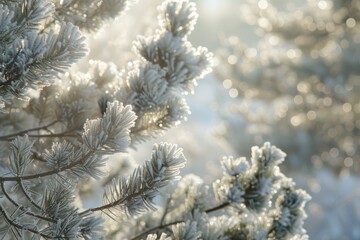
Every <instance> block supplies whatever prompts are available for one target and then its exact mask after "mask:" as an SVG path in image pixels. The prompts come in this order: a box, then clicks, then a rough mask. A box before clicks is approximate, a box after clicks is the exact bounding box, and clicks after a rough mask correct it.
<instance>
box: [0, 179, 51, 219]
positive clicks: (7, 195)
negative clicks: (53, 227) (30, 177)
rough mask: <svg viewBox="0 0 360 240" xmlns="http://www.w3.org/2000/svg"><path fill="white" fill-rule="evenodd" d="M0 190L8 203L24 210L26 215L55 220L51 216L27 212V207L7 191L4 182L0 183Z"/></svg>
mask: <svg viewBox="0 0 360 240" xmlns="http://www.w3.org/2000/svg"><path fill="white" fill-rule="evenodd" d="M1 190H2V192H3V193H4V195H5V197H6V198H7V199H8V200H9V202H10V203H12V204H13V205H14V206H15V207H17V208H19V209H20V210H22V211H24V212H25V214H26V215H29V216H32V217H36V218H39V219H41V220H45V221H48V222H52V223H56V221H55V220H54V219H52V218H48V217H44V216H41V215H38V214H35V213H32V212H29V211H28V209H26V208H25V207H24V206H21V205H19V204H18V203H17V202H16V201H15V200H14V199H12V197H11V196H10V195H9V194H8V193H7V191H6V189H5V186H4V183H1Z"/></svg>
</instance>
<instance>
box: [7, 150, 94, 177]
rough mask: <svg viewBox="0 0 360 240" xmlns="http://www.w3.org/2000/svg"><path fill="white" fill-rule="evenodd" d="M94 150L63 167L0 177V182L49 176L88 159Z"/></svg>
mask: <svg viewBox="0 0 360 240" xmlns="http://www.w3.org/2000/svg"><path fill="white" fill-rule="evenodd" d="M94 152H95V150H90V151H89V152H88V153H87V154H85V155H84V156H83V157H81V158H80V159H79V160H76V161H74V162H72V163H71V164H69V165H67V166H63V167H60V168H57V169H54V170H50V171H47V172H42V173H37V174H32V175H27V176H16V177H0V183H2V182H19V181H21V180H30V179H35V178H41V177H47V176H50V175H54V174H58V173H60V172H63V171H66V170H68V169H71V168H73V167H74V166H76V165H78V164H80V163H82V162H83V161H85V160H86V159H88V158H89V157H90V156H91V155H92V154H94Z"/></svg>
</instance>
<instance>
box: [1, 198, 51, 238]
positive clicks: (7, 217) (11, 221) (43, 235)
mask: <svg viewBox="0 0 360 240" xmlns="http://www.w3.org/2000/svg"><path fill="white" fill-rule="evenodd" d="M0 213H1V215H2V216H3V217H4V218H5V220H6V221H7V222H8V223H9V224H10V225H11V226H13V227H15V228H18V229H21V230H26V231H29V232H32V233H34V234H37V235H40V236H42V237H43V238H45V239H54V238H55V237H53V236H50V235H47V234H44V233H41V232H39V231H36V230H34V229H32V228H27V227H24V226H21V225H19V224H17V223H15V222H14V221H13V220H11V219H10V217H9V216H8V215H7V213H6V211H5V210H4V208H3V207H2V206H1V205H0Z"/></svg>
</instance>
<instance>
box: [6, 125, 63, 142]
mask: <svg viewBox="0 0 360 240" xmlns="http://www.w3.org/2000/svg"><path fill="white" fill-rule="evenodd" d="M56 123H58V120H56V121H53V122H51V123H49V124H47V125H44V126H41V127H36V128H30V129H27V130H23V131H20V132H17V133H12V134H8V135H4V136H0V141H1V140H5V141H10V140H12V138H13V137H17V136H21V135H25V134H28V133H29V132H34V131H39V130H45V129H47V128H48V127H51V126H53V125H54V124H56Z"/></svg>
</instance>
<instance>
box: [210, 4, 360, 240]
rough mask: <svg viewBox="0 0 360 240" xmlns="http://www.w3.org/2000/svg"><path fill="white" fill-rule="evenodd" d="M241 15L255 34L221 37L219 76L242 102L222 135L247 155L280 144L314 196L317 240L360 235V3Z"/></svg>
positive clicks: (246, 7) (251, 7)
mask: <svg viewBox="0 0 360 240" xmlns="http://www.w3.org/2000/svg"><path fill="white" fill-rule="evenodd" d="M239 9H240V14H239V15H241V20H239V21H238V23H239V25H241V24H244V23H245V24H247V25H248V27H249V26H252V27H253V29H252V30H250V31H251V32H252V33H248V32H246V34H244V32H243V31H244V30H243V31H242V32H240V33H239V34H238V35H234V34H233V33H231V32H230V33H229V31H228V32H227V34H226V36H222V37H221V43H220V45H221V47H220V48H219V49H218V50H217V52H216V56H217V57H218V61H217V63H218V65H217V67H216V68H215V76H216V77H217V78H218V79H219V80H220V81H221V83H222V85H223V87H224V88H225V89H226V90H227V91H228V95H229V96H230V97H231V98H233V100H232V101H229V102H231V104H229V105H228V108H227V109H226V110H221V114H222V116H223V118H224V119H225V121H224V122H223V123H222V125H221V126H220V127H219V128H218V130H217V134H218V135H219V136H221V137H223V138H224V139H225V140H226V141H227V143H228V144H229V145H230V146H232V148H233V149H234V150H235V151H236V152H239V153H240V152H241V153H243V152H244V151H245V152H246V148H247V147H248V146H251V145H253V144H254V143H260V142H263V141H264V140H266V141H271V142H273V143H276V145H278V146H281V148H282V149H285V151H286V152H287V153H288V156H289V161H287V162H286V163H285V164H286V165H287V170H288V171H289V173H290V175H292V176H294V177H295V178H299V179H298V182H299V181H302V182H303V184H304V185H308V188H309V189H310V191H312V192H314V195H313V196H314V198H313V202H314V205H313V208H312V210H313V211H310V212H309V214H310V216H311V217H310V219H309V221H308V223H309V225H308V230H309V233H310V236H311V237H312V238H314V239H338V238H339V237H340V236H341V237H343V239H357V238H359V237H360V235H359V231H357V230H356V229H357V227H356V225H354V224H352V222H359V219H360V214H357V213H358V212H359V209H360V206H359V204H357V203H356V202H355V201H354V198H356V197H358V195H359V191H353V190H354V189H353V187H354V186H356V182H357V181H358V180H357V175H358V174H359V173H360V152H359V151H360V148H359V146H360V120H359V119H360V71H359V70H360V58H359V53H360V44H359V43H360V2H359V1H356V0H345V1H341V0H309V1H307V2H304V1H291V2H288V1H275V0H274V1H267V0H260V1H243V2H241V3H239V5H238V10H239ZM248 27H247V28H246V29H247V30H249V28H248ZM324 168H327V169H329V170H330V171H331V172H333V173H334V174H335V175H331V174H329V173H328V172H327V171H325V170H324ZM353 174H355V176H354V175H353ZM304 176H307V178H308V179H307V180H305V178H304ZM334 176H335V178H334ZM337 177H340V178H338V179H337ZM330 182H331V183H332V184H335V185H331V186H330V184H329V183H330ZM338 186H342V188H343V189H342V190H339V189H338ZM345 189H348V190H345ZM344 195H345V196H344ZM332 197H333V198H334V199H336V200H334V201H333V202H332V203H331V204H330V203H329V201H328V200H326V198H332ZM351 199H352V200H351ZM310 206H311V204H310ZM340 209H341V210H340ZM319 216H321V217H319ZM315 219H318V220H315ZM324 219H326V220H324ZM330 219H331V220H330ZM322 229H323V230H322Z"/></svg>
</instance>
